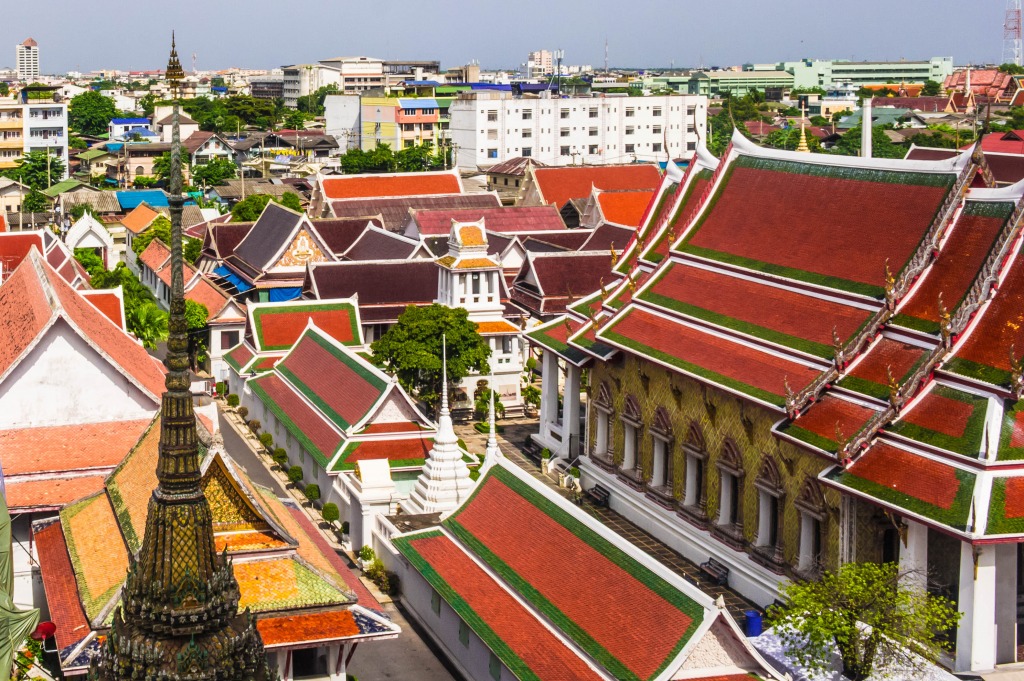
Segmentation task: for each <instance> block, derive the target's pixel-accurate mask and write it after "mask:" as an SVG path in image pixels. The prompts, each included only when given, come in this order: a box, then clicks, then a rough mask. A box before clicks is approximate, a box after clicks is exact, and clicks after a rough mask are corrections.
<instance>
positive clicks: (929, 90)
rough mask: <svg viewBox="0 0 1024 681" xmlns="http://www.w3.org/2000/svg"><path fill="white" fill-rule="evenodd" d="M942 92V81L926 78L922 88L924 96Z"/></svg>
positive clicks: (933, 95)
mask: <svg viewBox="0 0 1024 681" xmlns="http://www.w3.org/2000/svg"><path fill="white" fill-rule="evenodd" d="M940 92H942V83H939V82H937V81H934V80H926V81H925V82H924V87H923V88H921V96H922V97H935V96H936V95H938V94H939V93H940Z"/></svg>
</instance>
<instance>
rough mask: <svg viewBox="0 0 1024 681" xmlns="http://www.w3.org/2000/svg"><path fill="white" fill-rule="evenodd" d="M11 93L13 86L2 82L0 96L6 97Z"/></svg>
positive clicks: (0, 83)
mask: <svg viewBox="0 0 1024 681" xmlns="http://www.w3.org/2000/svg"><path fill="white" fill-rule="evenodd" d="M10 94H11V86H10V85H8V84H7V83H4V82H0V97H6V96H8V95H10Z"/></svg>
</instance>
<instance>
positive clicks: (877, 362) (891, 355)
mask: <svg viewBox="0 0 1024 681" xmlns="http://www.w3.org/2000/svg"><path fill="white" fill-rule="evenodd" d="M924 353H925V351H924V350H922V349H921V348H919V347H917V346H914V345H908V344H906V343H901V342H899V341H895V340H892V339H891V338H883V339H882V340H880V341H879V342H878V345H876V346H874V347H872V348H871V349H870V350H869V351H868V354H867V355H865V357H864V359H862V360H861V361H860V362H859V363H858V364H857V366H855V367H854V368H853V369H852V370H851V371H850V372H849V375H850V376H855V377H857V378H862V379H864V380H865V381H871V382H872V383H877V384H879V385H887V384H888V382H889V379H888V374H887V373H886V368H887V367H888V368H889V369H891V370H892V375H893V377H894V378H897V379H899V378H902V377H904V376H906V375H907V373H908V372H909V371H910V370H911V369H912V368H913V366H914V365H915V364H916V363H917V361H918V360H920V359H921V357H922V356H923V355H924Z"/></svg>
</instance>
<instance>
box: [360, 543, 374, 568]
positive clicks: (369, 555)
mask: <svg viewBox="0 0 1024 681" xmlns="http://www.w3.org/2000/svg"><path fill="white" fill-rule="evenodd" d="M376 558H377V552H376V551H374V550H373V547H372V546H370V545H369V544H364V545H363V547H362V548H361V549H359V567H360V569H362V570H366V568H368V567H369V566H370V565H372V564H373V561H374V560H375V559H376Z"/></svg>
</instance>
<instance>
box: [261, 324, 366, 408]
mask: <svg viewBox="0 0 1024 681" xmlns="http://www.w3.org/2000/svg"><path fill="white" fill-rule="evenodd" d="M278 370H279V371H281V372H282V373H284V374H285V376H286V378H287V379H288V381H289V382H290V383H293V384H296V383H299V384H301V385H296V387H298V388H299V389H300V390H303V392H305V393H306V396H307V397H309V398H311V399H312V398H313V397H314V396H315V397H316V398H317V400H318V401H320V402H322V405H321V406H322V407H326V409H327V411H328V414H327V415H328V417H329V418H333V417H334V416H335V415H337V416H340V417H341V419H342V420H343V421H344V423H340V424H338V425H340V426H342V427H345V428H347V427H348V426H351V425H354V424H356V423H358V422H359V421H360V420H362V418H363V417H364V416H366V413H367V412H368V411H369V410H370V407H372V406H373V405H374V404H375V403H376V402H377V400H378V399H379V398H380V396H381V395H382V394H383V392H384V388H385V386H386V384H385V383H384V381H383V380H381V379H380V378H379V377H377V376H375V375H373V374H372V373H371V372H370V371H369V370H368V369H366V368H365V367H362V366H360V365H359V364H358V362H356V360H354V359H353V358H351V357H349V356H346V355H343V354H342V353H341V351H340V350H337V349H336V348H333V347H330V345H329V343H328V341H326V340H323V339H321V338H320V337H319V336H317V335H315V334H312V333H307V334H306V335H305V336H303V337H302V339H301V340H300V341H299V342H298V343H297V344H296V346H295V348H294V349H293V350H292V351H291V352H290V353H288V356H287V357H285V359H284V361H283V362H281V363H280V364H279V365H278ZM332 412H333V413H332ZM335 420H336V419H335Z"/></svg>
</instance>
